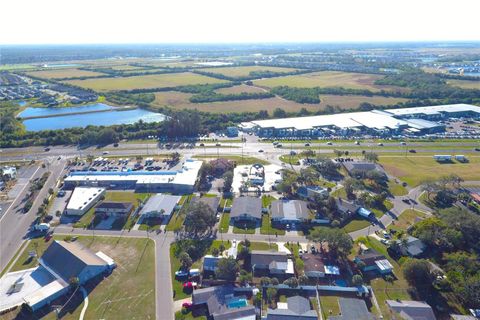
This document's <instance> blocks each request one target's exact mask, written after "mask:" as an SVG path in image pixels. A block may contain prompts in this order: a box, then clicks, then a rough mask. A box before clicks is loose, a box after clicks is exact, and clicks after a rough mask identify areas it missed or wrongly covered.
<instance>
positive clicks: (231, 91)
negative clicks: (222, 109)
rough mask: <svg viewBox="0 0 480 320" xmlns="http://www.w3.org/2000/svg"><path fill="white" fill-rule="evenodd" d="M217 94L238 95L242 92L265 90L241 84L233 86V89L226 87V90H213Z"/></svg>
mask: <svg viewBox="0 0 480 320" xmlns="http://www.w3.org/2000/svg"><path fill="white" fill-rule="evenodd" d="M215 92H217V93H222V94H239V93H242V92H248V93H252V92H265V89H262V88H259V87H255V86H247V85H245V84H241V85H238V86H233V87H228V88H220V89H217V90H215Z"/></svg>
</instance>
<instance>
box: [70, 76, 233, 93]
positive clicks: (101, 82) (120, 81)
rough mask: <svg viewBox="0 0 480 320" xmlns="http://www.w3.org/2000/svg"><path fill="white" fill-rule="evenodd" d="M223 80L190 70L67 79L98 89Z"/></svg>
mask: <svg viewBox="0 0 480 320" xmlns="http://www.w3.org/2000/svg"><path fill="white" fill-rule="evenodd" d="M221 82H225V81H224V80H219V79H214V78H210V77H206V76H202V75H199V74H194V73H190V72H181V73H168V74H153V75H146V76H134V77H123V78H101V79H87V80H72V81H67V83H70V84H73V85H76V86H80V87H84V88H89V89H93V90H98V91H112V90H131V89H149V88H163V87H176V86H184V85H190V84H205V83H221Z"/></svg>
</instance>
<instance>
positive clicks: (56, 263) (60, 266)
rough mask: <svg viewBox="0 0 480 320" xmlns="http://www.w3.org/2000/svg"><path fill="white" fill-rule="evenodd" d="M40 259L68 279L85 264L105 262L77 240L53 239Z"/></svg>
mask: <svg viewBox="0 0 480 320" xmlns="http://www.w3.org/2000/svg"><path fill="white" fill-rule="evenodd" d="M41 260H42V262H43V263H44V264H46V265H47V267H48V268H50V269H52V270H53V271H54V272H55V273H56V274H58V275H59V276H60V277H62V279H63V280H65V281H67V282H68V281H69V280H70V278H72V277H78V275H79V274H80V273H81V272H82V271H83V269H84V268H85V267H87V266H91V265H94V266H105V265H106V264H107V263H106V262H105V261H103V260H102V259H100V258H99V257H98V256H97V255H95V254H94V253H93V252H92V251H90V249H88V248H85V247H82V246H81V245H80V244H78V243H77V242H65V241H57V240H55V241H53V242H52V244H51V245H50V246H49V247H48V248H47V250H45V252H44V253H43V255H42V257H41Z"/></svg>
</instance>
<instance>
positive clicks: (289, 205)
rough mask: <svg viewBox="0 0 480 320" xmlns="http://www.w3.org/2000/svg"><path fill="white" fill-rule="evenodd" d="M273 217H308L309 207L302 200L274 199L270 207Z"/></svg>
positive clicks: (291, 218)
mask: <svg viewBox="0 0 480 320" xmlns="http://www.w3.org/2000/svg"><path fill="white" fill-rule="evenodd" d="M270 211H271V214H272V218H278V219H286V220H294V219H307V218H308V207H307V203H306V202H305V201H301V200H277V201H273V202H272V205H271V208H270Z"/></svg>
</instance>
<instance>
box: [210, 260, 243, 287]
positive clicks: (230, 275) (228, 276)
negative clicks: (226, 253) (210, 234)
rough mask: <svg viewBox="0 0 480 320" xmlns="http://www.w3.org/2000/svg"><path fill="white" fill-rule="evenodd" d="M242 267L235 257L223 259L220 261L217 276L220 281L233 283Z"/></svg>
mask: <svg viewBox="0 0 480 320" xmlns="http://www.w3.org/2000/svg"><path fill="white" fill-rule="evenodd" d="M239 270H240V266H239V265H238V263H237V261H236V260H235V259H234V258H233V257H228V258H222V259H220V260H219V261H218V264H217V270H216V271H215V275H216V276H217V278H219V279H223V280H228V281H233V280H235V279H236V277H237V273H238V271H239Z"/></svg>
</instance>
